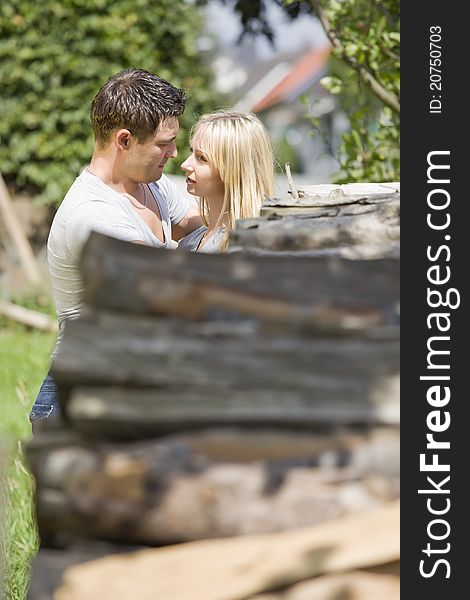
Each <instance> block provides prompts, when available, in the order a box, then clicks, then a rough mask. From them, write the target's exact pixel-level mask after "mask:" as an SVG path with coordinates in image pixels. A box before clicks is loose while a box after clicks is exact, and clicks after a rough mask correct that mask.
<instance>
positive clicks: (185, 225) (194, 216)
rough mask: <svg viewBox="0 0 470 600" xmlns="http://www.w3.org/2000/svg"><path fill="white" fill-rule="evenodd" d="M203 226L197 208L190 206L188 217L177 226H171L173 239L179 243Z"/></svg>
mask: <svg viewBox="0 0 470 600" xmlns="http://www.w3.org/2000/svg"><path fill="white" fill-rule="evenodd" d="M201 225H203V222H202V219H201V216H200V214H199V210H198V208H197V206H195V205H194V204H190V207H189V210H188V212H187V213H186V215H185V216H184V217H183V218H182V219H181V221H179V222H178V223H177V224H176V225H175V224H172V226H171V237H172V238H173V239H174V240H176V241H178V240H180V239H181V238H182V237H184V236H185V235H187V234H188V233H191V231H194V230H195V229H197V228H198V227H200V226H201Z"/></svg>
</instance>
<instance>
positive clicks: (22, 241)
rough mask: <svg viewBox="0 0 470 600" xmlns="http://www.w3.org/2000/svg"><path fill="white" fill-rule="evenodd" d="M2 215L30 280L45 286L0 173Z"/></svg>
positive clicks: (34, 283) (37, 284)
mask: <svg viewBox="0 0 470 600" xmlns="http://www.w3.org/2000/svg"><path fill="white" fill-rule="evenodd" d="M0 213H1V215H2V217H3V219H4V221H5V229H6V231H7V234H8V235H10V236H11V239H12V240H13V243H14V245H15V247H16V249H17V251H18V256H19V259H20V261H21V264H22V265H23V268H24V271H25V273H26V276H27V277H28V280H29V281H30V282H31V283H32V284H33V285H36V286H41V285H42V284H43V278H42V275H41V272H40V270H39V267H38V264H37V261H36V257H35V256H34V253H33V250H32V248H31V245H30V243H29V241H28V238H27V237H26V235H25V233H24V231H23V228H22V227H21V224H20V222H19V220H18V217H17V216H16V213H15V209H14V208H13V203H12V201H11V198H10V194H9V193H8V189H7V186H6V185H5V181H4V179H3V177H2V174H1V173H0Z"/></svg>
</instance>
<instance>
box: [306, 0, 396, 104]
mask: <svg viewBox="0 0 470 600" xmlns="http://www.w3.org/2000/svg"><path fill="white" fill-rule="evenodd" d="M309 2H310V5H311V7H312V8H313V10H314V12H315V14H316V15H317V17H318V18H319V20H320V23H321V24H322V26H323V29H324V30H325V33H326V35H327V36H328V39H329V40H330V42H331V44H332V45H333V47H334V48H336V50H338V51H339V52H340V54H341V58H342V59H343V60H344V61H345V62H347V63H348V64H349V65H350V66H351V67H352V68H353V69H354V70H355V71H356V72H357V73H358V74H359V76H360V77H361V79H362V81H363V82H364V83H365V84H366V85H367V86H368V87H369V89H370V90H371V91H372V92H373V93H374V94H375V95H376V96H377V98H379V100H381V101H382V102H383V103H384V104H385V105H386V106H388V107H389V108H391V109H392V110H393V111H394V112H396V113H398V114H400V101H399V99H398V97H397V95H396V94H394V93H393V92H391V91H390V90H387V89H386V88H384V86H383V85H382V84H381V83H380V82H379V81H377V79H376V78H375V77H374V76H373V75H372V74H371V73H370V72H369V71H368V70H367V69H366V67H364V66H363V65H361V64H359V63H358V62H357V60H356V59H355V58H353V57H351V56H348V55H347V54H346V51H345V49H344V46H343V44H342V43H341V40H340V39H339V37H338V34H337V33H336V31H335V30H334V29H333V27H332V26H331V24H330V22H329V20H328V17H327V16H326V15H325V12H324V11H323V8H322V7H321V4H320V2H319V0H309Z"/></svg>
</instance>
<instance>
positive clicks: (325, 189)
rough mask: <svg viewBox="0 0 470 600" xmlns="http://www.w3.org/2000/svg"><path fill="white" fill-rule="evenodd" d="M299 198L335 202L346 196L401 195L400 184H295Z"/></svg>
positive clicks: (394, 182)
mask: <svg viewBox="0 0 470 600" xmlns="http://www.w3.org/2000/svg"><path fill="white" fill-rule="evenodd" d="M293 186H294V188H295V191H296V194H297V196H298V197H299V198H326V199H329V200H334V199H337V198H340V197H344V196H363V197H370V196H374V195H379V194H391V193H392V194H394V193H397V194H399V193H400V182H399V181H390V182H384V183H368V182H359V183H343V184H338V183H317V184H313V185H303V184H302V185H296V184H295V183H293Z"/></svg>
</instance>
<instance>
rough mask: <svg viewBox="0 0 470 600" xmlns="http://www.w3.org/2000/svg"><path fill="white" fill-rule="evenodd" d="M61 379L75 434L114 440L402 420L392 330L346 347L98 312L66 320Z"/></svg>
mask: <svg viewBox="0 0 470 600" xmlns="http://www.w3.org/2000/svg"><path fill="white" fill-rule="evenodd" d="M52 373H53V376H54V378H55V379H56V381H57V383H58V385H59V386H60V388H61V402H62V404H63V407H64V411H65V414H66V415H67V416H68V418H69V419H71V420H72V421H73V423H74V426H76V427H78V428H83V430H87V431H90V430H91V429H93V428H94V427H95V425H96V426H97V427H99V429H100V431H102V432H103V433H104V432H106V434H112V432H113V431H114V430H116V432H118V433H119V435H153V434H155V433H157V432H162V431H171V430H175V429H177V428H181V427H182V426H184V427H191V426H202V425H208V424H220V423H223V424H240V423H243V424H245V425H252V426H253V425H257V424H263V423H265V424H274V423H284V425H285V426H300V427H312V426H315V425H316V426H319V425H321V424H331V423H336V424H338V423H381V422H382V423H397V421H398V418H399V415H398V407H399V392H398V373H399V336H398V330H397V329H394V328H392V329H387V330H386V331H385V332H383V334H381V333H380V331H374V332H373V333H371V334H369V335H357V336H347V337H339V338H338V337H335V336H333V337H331V336H318V335H314V334H309V332H308V331H298V330H297V329H296V328H291V329H290V330H289V328H285V329H284V330H283V328H282V327H280V326H278V327H257V326H256V323H255V322H253V320H246V319H242V320H233V321H232V322H224V323H217V322H209V323H207V322H187V321H185V320H182V319H169V318H167V319H164V320H160V319H156V318H151V317H137V316H136V315H118V314H115V313H104V312H99V313H96V312H95V313H93V314H91V313H90V314H88V315H87V316H86V317H85V316H82V317H81V318H80V319H77V320H73V321H70V322H69V323H67V326H66V329H65V336H64V339H63V342H62V344H61V348H60V352H59V353H58V356H57V357H56V359H55V360H54V363H53V366H52ZM77 382H80V383H79V384H77ZM69 388H70V389H69ZM90 428H91V429H90Z"/></svg>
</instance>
